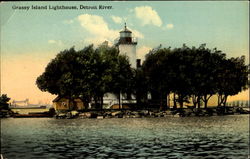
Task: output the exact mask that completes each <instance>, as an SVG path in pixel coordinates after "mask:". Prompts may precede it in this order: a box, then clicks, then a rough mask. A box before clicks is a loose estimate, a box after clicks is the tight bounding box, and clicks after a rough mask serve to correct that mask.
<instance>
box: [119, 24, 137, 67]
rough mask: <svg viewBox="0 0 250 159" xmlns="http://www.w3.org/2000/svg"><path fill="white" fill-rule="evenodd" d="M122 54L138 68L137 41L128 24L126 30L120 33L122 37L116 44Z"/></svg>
mask: <svg viewBox="0 0 250 159" xmlns="http://www.w3.org/2000/svg"><path fill="white" fill-rule="evenodd" d="M115 44H116V46H117V47H118V49H119V52H120V54H122V55H126V56H128V58H129V61H130V64H131V66H132V67H133V68H136V45H137V39H136V38H135V37H132V32H131V31H130V30H128V28H127V26H126V23H125V26H124V29H123V30H122V31H120V37H119V38H118V39H117V40H116V42H115Z"/></svg>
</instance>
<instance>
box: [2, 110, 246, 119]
mask: <svg viewBox="0 0 250 159" xmlns="http://www.w3.org/2000/svg"><path fill="white" fill-rule="evenodd" d="M240 114H250V111H249V108H241V107H225V108H223V107H210V108H200V109H198V108H177V109H173V108H171V109H166V110H159V109H137V110H135V109H99V110H94V109H92V110H91V109H89V110H79V111H77V110H72V111H69V110H64V111H55V110H54V109H53V108H50V110H49V111H48V109H45V110H44V111H41V112H29V113H25V114H24V113H16V112H14V111H13V110H12V109H10V110H1V111H0V118H9V117H13V118H44V117H47V118H53V117H54V118H56V119H72V118H80V119H85V118H96V119H104V118H158V117H204V116H224V115H240Z"/></svg>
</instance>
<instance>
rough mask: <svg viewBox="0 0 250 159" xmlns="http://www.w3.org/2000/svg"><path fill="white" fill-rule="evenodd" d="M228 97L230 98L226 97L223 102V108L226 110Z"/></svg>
mask: <svg viewBox="0 0 250 159" xmlns="http://www.w3.org/2000/svg"><path fill="white" fill-rule="evenodd" d="M227 97H228V96H227V95H225V96H224V101H223V106H224V108H225V107H226V103H227Z"/></svg>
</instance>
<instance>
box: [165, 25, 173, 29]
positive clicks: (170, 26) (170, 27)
mask: <svg viewBox="0 0 250 159" xmlns="http://www.w3.org/2000/svg"><path fill="white" fill-rule="evenodd" d="M173 28H174V24H167V25H166V29H173Z"/></svg>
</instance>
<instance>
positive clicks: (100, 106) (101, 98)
mask: <svg viewBox="0 0 250 159" xmlns="http://www.w3.org/2000/svg"><path fill="white" fill-rule="evenodd" d="M103 96H104V95H102V96H101V105H100V107H101V109H103Z"/></svg>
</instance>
